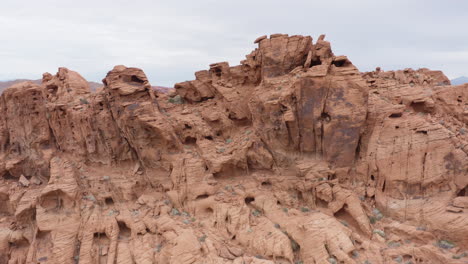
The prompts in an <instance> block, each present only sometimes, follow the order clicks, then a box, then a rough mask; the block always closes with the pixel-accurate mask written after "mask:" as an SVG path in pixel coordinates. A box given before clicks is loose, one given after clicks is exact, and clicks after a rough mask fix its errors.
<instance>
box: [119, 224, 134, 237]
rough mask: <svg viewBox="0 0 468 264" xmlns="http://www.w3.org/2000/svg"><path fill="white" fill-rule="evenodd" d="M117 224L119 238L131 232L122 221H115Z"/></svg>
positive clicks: (127, 235) (128, 235)
mask: <svg viewBox="0 0 468 264" xmlns="http://www.w3.org/2000/svg"><path fill="white" fill-rule="evenodd" d="M117 224H118V225H119V237H120V238H128V237H130V235H131V234H132V230H131V229H130V228H129V227H128V226H127V224H126V223H125V222H124V221H117Z"/></svg>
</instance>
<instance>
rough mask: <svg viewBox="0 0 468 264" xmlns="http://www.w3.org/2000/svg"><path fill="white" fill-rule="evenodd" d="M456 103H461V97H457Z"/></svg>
mask: <svg viewBox="0 0 468 264" xmlns="http://www.w3.org/2000/svg"><path fill="white" fill-rule="evenodd" d="M457 102H459V103H461V102H463V100H462V96H461V95H459V96H458V97H457Z"/></svg>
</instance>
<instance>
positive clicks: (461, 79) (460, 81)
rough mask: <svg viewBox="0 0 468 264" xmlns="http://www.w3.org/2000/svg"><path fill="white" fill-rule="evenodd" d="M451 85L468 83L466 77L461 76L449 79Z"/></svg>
mask: <svg viewBox="0 0 468 264" xmlns="http://www.w3.org/2000/svg"><path fill="white" fill-rule="evenodd" d="M450 82H451V83H452V85H458V84H464V83H468V77H465V76H462V77H458V78H456V79H453V80H451V81H450Z"/></svg>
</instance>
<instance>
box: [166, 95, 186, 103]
mask: <svg viewBox="0 0 468 264" xmlns="http://www.w3.org/2000/svg"><path fill="white" fill-rule="evenodd" d="M168 102H169V103H172V104H183V103H184V99H183V98H182V97H181V96H180V95H176V96H174V97H171V98H169V100H168Z"/></svg>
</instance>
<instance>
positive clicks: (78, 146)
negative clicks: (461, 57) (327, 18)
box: [0, 34, 468, 264]
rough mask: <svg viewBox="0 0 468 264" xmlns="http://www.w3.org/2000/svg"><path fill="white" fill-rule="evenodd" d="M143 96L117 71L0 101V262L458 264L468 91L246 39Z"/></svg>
mask: <svg viewBox="0 0 468 264" xmlns="http://www.w3.org/2000/svg"><path fill="white" fill-rule="evenodd" d="M255 42H256V43H258V45H259V46H258V48H257V49H255V50H254V51H253V52H252V53H251V54H249V55H247V56H246V60H244V61H242V62H241V65H239V66H234V67H230V66H229V65H228V63H226V62H221V63H215V64H212V65H210V69H209V70H204V71H199V72H197V73H195V76H196V79H195V80H193V81H187V82H183V83H178V84H176V85H175V90H173V91H171V92H169V93H160V92H158V91H155V90H154V89H152V88H151V86H150V84H149V82H148V80H147V78H146V76H145V74H144V73H143V71H141V70H140V69H137V68H127V67H125V66H116V67H115V68H114V69H113V70H112V71H110V72H109V73H108V74H107V76H106V78H105V79H104V80H103V83H104V87H103V88H102V89H100V90H98V91H96V92H95V93H91V92H90V89H89V85H88V82H87V81H86V80H85V79H84V78H82V77H81V76H80V75H79V74H78V73H76V72H73V71H71V70H68V69H66V68H60V69H59V71H58V73H57V74H56V75H51V74H48V73H46V74H44V76H43V81H42V84H41V85H37V84H34V83H31V82H25V83H20V84H16V85H14V86H12V87H10V88H8V89H7V90H5V91H4V93H3V94H2V95H1V97H0V263H8V264H23V263H93V264H94V263H108V264H111V263H112V264H113V263H119V264H120V263H122V264H123V263H174V264H184V263H187V264H188V263H232V264H241V263H252V264H255V263H257V264H260V263H265V264H266V263H296V264H299V263H403V262H405V263H410V262H411V261H412V263H464V262H463V261H468V258H467V255H466V254H465V253H464V250H465V249H467V247H468V187H467V186H468V156H467V154H468V144H467V142H468V134H467V132H468V131H467V125H468V112H467V111H468V110H467V109H468V108H467V107H466V105H467V104H466V102H467V100H468V85H464V86H463V85H460V86H450V82H449V81H448V79H447V78H446V77H445V76H444V75H443V73H441V72H437V71H430V70H427V69H420V70H417V71H415V70H411V69H406V70H403V71H396V72H393V71H392V72H384V71H381V70H380V69H377V70H376V71H374V72H368V73H361V72H359V70H358V69H357V68H356V67H355V66H354V65H353V64H352V63H351V62H350V61H349V59H348V58H347V57H345V56H335V55H334V54H333V53H332V50H331V47H330V43H329V42H327V41H325V40H324V36H321V37H320V38H319V39H318V40H317V41H316V42H315V43H314V42H313V41H312V38H311V37H304V36H288V35H283V34H275V35H271V36H270V37H269V38H267V37H266V36H263V37H260V38H258V39H257V40H256V41H255Z"/></svg>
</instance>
